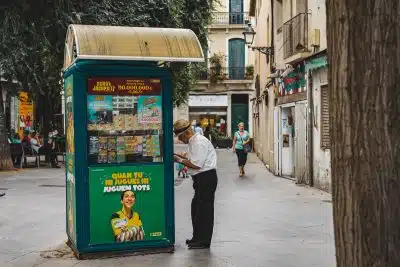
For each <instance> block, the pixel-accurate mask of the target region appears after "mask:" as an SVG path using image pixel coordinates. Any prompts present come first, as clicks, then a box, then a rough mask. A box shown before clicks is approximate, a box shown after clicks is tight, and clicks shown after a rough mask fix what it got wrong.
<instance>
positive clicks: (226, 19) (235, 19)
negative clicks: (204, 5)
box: [212, 12, 250, 25]
mask: <svg viewBox="0 0 400 267" xmlns="http://www.w3.org/2000/svg"><path fill="white" fill-rule="evenodd" d="M249 20H250V17H249V13H248V12H213V18H212V23H213V24H214V25H227V24H235V25H244V24H245V23H246V21H249Z"/></svg>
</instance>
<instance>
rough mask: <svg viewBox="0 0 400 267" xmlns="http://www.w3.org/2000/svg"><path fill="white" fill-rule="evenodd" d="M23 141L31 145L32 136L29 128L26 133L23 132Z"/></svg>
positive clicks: (24, 143)
mask: <svg viewBox="0 0 400 267" xmlns="http://www.w3.org/2000/svg"><path fill="white" fill-rule="evenodd" d="M21 143H22V144H23V145H30V144H31V137H30V134H29V131H27V130H25V131H24V133H23V134H22V141H21Z"/></svg>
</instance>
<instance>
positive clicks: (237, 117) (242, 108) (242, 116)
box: [231, 94, 249, 136]
mask: <svg viewBox="0 0 400 267" xmlns="http://www.w3.org/2000/svg"><path fill="white" fill-rule="evenodd" d="M231 114H232V119H231V136H234V134H235V132H236V131H237V130H238V124H239V123H240V122H243V123H244V129H245V130H246V131H249V95H247V94H234V95H232V97H231Z"/></svg>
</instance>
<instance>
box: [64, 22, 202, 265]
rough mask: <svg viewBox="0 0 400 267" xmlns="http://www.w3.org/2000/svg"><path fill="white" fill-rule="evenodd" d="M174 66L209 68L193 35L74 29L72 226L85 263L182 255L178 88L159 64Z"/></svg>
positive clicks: (67, 74)
mask: <svg viewBox="0 0 400 267" xmlns="http://www.w3.org/2000/svg"><path fill="white" fill-rule="evenodd" d="M173 61H175V62H176V61H182V62H202V61H204V58H203V53H202V49H201V47H200V45H199V42H198V39H197V37H196V36H195V34H194V33H193V32H192V31H190V30H185V29H154V28H132V27H114V26H92V25H91V26H88V25H71V26H70V27H69V29H68V33H67V38H66V47H65V62H64V73H63V76H64V90H65V92H64V94H65V119H66V123H65V124H66V135H67V152H66V198H67V199H66V200H67V201H66V203H67V205H66V215H67V216H66V217H67V218H66V224H67V235H68V244H69V245H70V246H71V248H72V249H73V251H74V252H75V255H76V256H77V257H78V258H85V257H91V256H93V257H96V256H97V255H99V254H101V255H104V254H116V253H152V252H170V251H173V248H174V242H175V225H174V177H173V174H174V169H173V132H172V123H173V122H172V109H173V105H172V97H171V96H172V90H173V88H172V82H171V72H170V70H169V69H168V68H165V67H160V64H159V63H160V62H173Z"/></svg>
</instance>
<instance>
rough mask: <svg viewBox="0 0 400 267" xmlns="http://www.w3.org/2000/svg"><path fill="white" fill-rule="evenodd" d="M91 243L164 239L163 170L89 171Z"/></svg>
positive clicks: (157, 167)
mask: <svg viewBox="0 0 400 267" xmlns="http://www.w3.org/2000/svg"><path fill="white" fill-rule="evenodd" d="M89 184H90V191H89V197H90V243H91V244H107V243H127V242H140V241H143V240H160V239H163V238H165V209H164V207H165V206H164V167H163V165H162V164H157V165H138V166H116V167H112V166H106V167H91V168H89Z"/></svg>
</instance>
